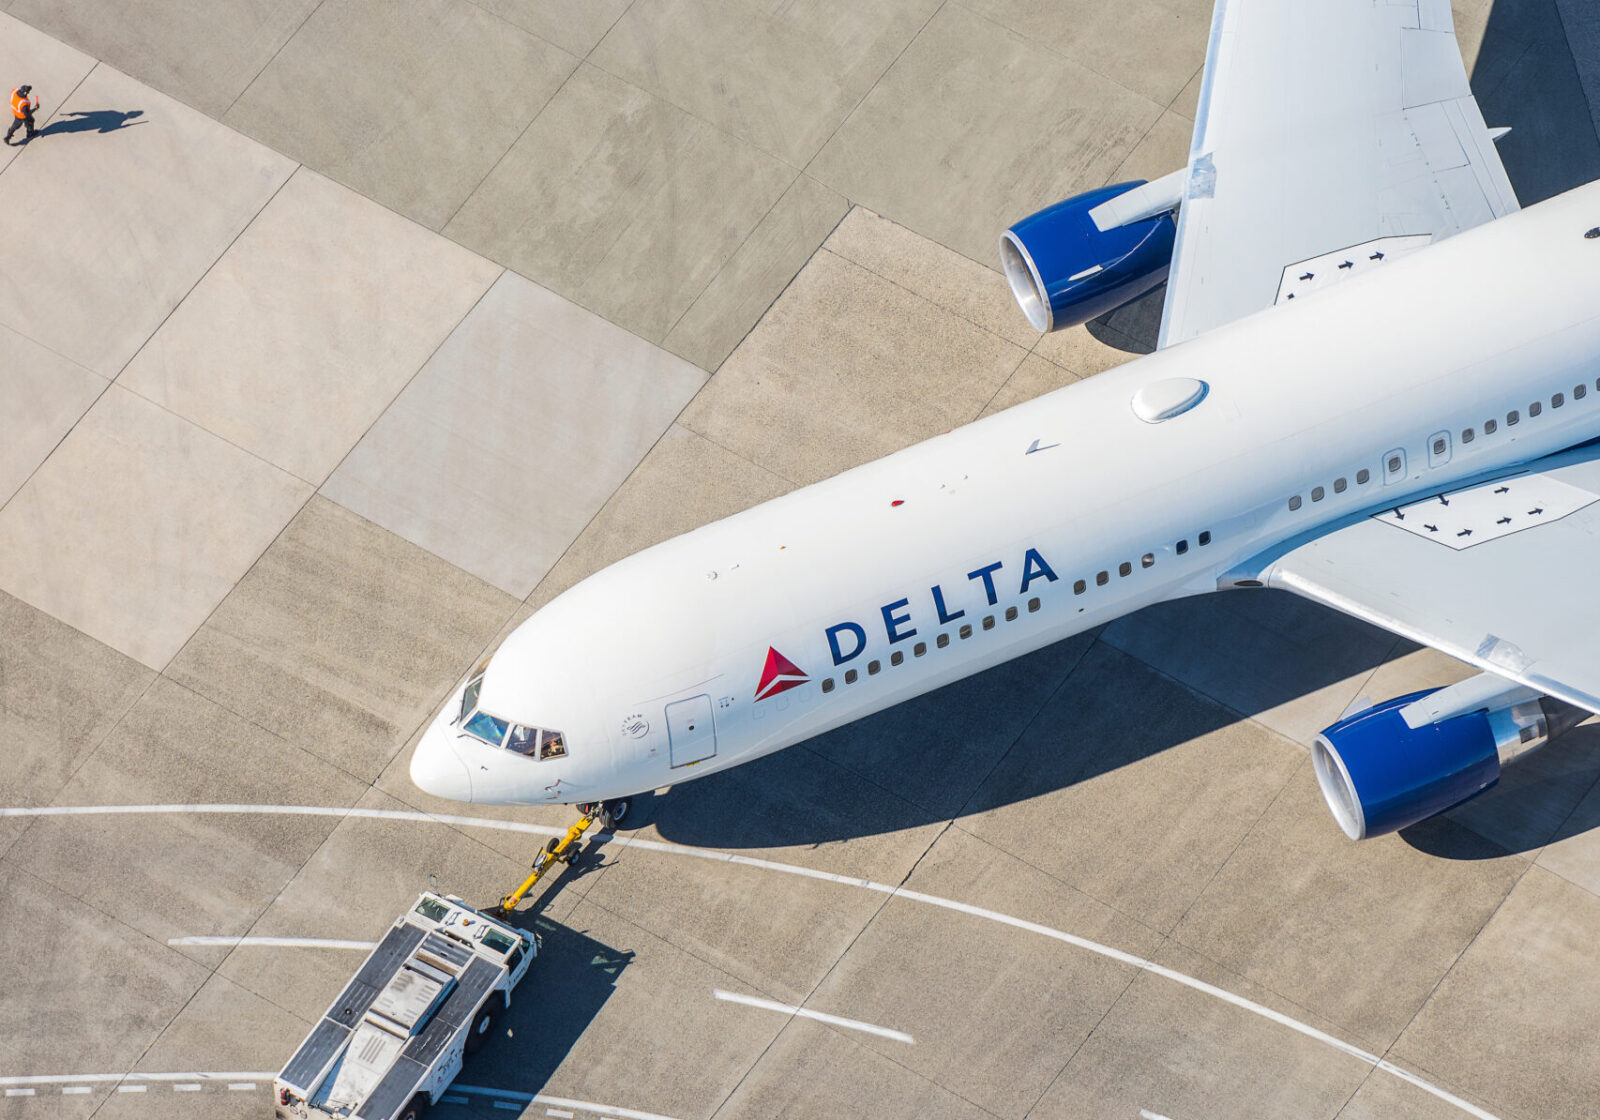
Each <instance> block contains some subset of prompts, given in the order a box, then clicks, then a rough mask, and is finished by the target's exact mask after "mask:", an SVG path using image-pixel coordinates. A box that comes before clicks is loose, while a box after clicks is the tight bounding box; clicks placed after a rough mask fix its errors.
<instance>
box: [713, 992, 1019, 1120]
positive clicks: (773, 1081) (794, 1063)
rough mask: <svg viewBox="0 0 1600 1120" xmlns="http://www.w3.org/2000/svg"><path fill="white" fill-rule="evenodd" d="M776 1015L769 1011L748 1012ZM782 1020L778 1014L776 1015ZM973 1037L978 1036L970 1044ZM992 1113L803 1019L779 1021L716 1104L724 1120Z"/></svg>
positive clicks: (958, 1117)
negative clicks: (779, 1028) (773, 1036)
mask: <svg viewBox="0 0 1600 1120" xmlns="http://www.w3.org/2000/svg"><path fill="white" fill-rule="evenodd" d="M752 1014H765V1015H767V1016H769V1017H770V1018H772V1019H780V1017H779V1016H778V1015H777V1014H776V1013H774V1012H770V1011H768V1012H752ZM780 1021H781V1020H780ZM975 1044H978V1043H975ZM856 1115H869V1116H872V1117H874V1118H879V1117H881V1118H882V1120H924V1118H925V1117H929V1116H938V1117H940V1118H941V1120H944V1118H948V1120H991V1118H992V1116H993V1114H992V1113H989V1112H985V1111H984V1110H983V1109H982V1108H979V1107H978V1106H977V1105H975V1104H973V1103H972V1102H971V1101H966V1100H962V1099H961V1097H960V1096H958V1095H957V1094H955V1093H953V1092H951V1091H950V1090H949V1089H946V1088H945V1087H944V1086H943V1085H941V1084H940V1083H938V1082H936V1081H930V1080H928V1079H927V1078H925V1077H923V1076H921V1075H919V1074H917V1073H914V1072H912V1071H911V1070H909V1069H907V1068H906V1067H905V1066H904V1065H902V1064H900V1063H899V1062H897V1061H895V1060H894V1059H893V1058H889V1057H885V1056H884V1055H883V1054H880V1053H879V1052H878V1051H876V1050H874V1049H872V1048H871V1047H868V1046H866V1045H864V1044H863V1042H862V1041H861V1040H859V1039H857V1038H856V1037H855V1035H854V1034H853V1033H852V1032H849V1031H845V1030H842V1029H839V1028H835V1027H828V1026H823V1025H822V1024H820V1023H814V1022H811V1021H809V1020H806V1019H795V1020H792V1021H791V1022H789V1023H788V1024H786V1025H785V1026H784V1028H783V1032H782V1033H781V1034H779V1035H778V1038H777V1040H776V1041H775V1042H773V1044H772V1046H771V1048H770V1049H768V1050H767V1052H766V1053H764V1054H763V1055H762V1056H761V1060H760V1061H759V1062H757V1063H756V1064H755V1066H754V1068H752V1069H751V1070H750V1072H749V1073H747V1074H746V1075H745V1077H744V1079H743V1080H742V1081H741V1082H740V1083H739V1087H738V1089H737V1091H735V1092H734V1093H733V1095H732V1096H730V1097H729V1098H728V1101H727V1103H726V1104H724V1105H723V1106H722V1107H721V1108H720V1109H718V1110H717V1116H718V1117H719V1118H721V1117H727V1118H728V1120H761V1118H763V1117H770V1116H782V1117H784V1118H785V1120H808V1118H815V1120H830V1118H832V1117H838V1116H856Z"/></svg>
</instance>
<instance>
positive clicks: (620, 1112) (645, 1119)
mask: <svg viewBox="0 0 1600 1120" xmlns="http://www.w3.org/2000/svg"><path fill="white" fill-rule="evenodd" d="M551 834H552V835H555V833H554V832H553V831H552V833H551ZM561 835H562V836H565V835H566V833H564V832H563V833H561ZM450 1088H452V1089H454V1090H455V1091H456V1092H458V1093H473V1094H475V1095H477V1096H480V1097H499V1098H500V1099H501V1100H507V1101H521V1102H522V1103H523V1104H525V1105H528V1104H542V1105H554V1106H555V1107H557V1108H571V1109H576V1110H577V1111H579V1112H601V1113H604V1114H606V1115H607V1116H616V1117H619V1118H620V1120H672V1117H670V1116H663V1115H661V1114H660V1113H659V1112H643V1111H641V1110H639V1109H637V1108H618V1107H617V1106H616V1105H614V1104H596V1103H595V1102H594V1101H580V1100H574V1099H573V1098H571V1097H547V1096H545V1095H544V1094H543V1093H518V1092H514V1091H512V1090H510V1089H489V1088H485V1087H484V1086H482V1085H463V1084H461V1083H460V1082H457V1083H456V1084H454V1085H452V1086H450ZM569 1115H570V1113H569Z"/></svg>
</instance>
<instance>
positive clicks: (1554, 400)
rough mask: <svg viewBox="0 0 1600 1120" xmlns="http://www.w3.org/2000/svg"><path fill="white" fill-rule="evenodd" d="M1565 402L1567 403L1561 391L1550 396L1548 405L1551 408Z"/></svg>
mask: <svg viewBox="0 0 1600 1120" xmlns="http://www.w3.org/2000/svg"><path fill="white" fill-rule="evenodd" d="M1566 403H1567V398H1566V396H1565V395H1563V394H1561V393H1557V394H1555V396H1553V397H1551V398H1550V407H1551V408H1560V407H1561V406H1562V405H1564V404H1566Z"/></svg>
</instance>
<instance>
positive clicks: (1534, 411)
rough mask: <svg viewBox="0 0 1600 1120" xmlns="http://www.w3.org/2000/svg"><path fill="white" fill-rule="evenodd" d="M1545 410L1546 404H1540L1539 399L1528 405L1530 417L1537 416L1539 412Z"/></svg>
mask: <svg viewBox="0 0 1600 1120" xmlns="http://www.w3.org/2000/svg"><path fill="white" fill-rule="evenodd" d="M1543 411H1544V405H1542V404H1540V403H1539V402H1538V401H1534V402H1533V403H1532V404H1530V405H1529V406H1528V415H1529V416H1530V417H1532V416H1537V415H1539V413H1541V412H1543Z"/></svg>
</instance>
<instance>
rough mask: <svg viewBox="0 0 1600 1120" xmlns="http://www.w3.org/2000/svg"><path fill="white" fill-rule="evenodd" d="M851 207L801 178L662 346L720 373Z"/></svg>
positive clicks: (677, 324) (819, 186)
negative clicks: (743, 340) (729, 357)
mask: <svg viewBox="0 0 1600 1120" xmlns="http://www.w3.org/2000/svg"><path fill="white" fill-rule="evenodd" d="M849 206H850V204H849V203H848V202H847V201H846V200H845V199H844V197H843V196H841V195H837V194H835V193H834V192H832V191H830V190H829V189H828V188H827V187H824V186H823V185H822V184H820V183H818V182H817V181H816V180H815V179H813V178H811V177H810V176H809V175H801V176H800V177H799V178H797V179H796V180H795V181H794V184H793V185H792V186H791V187H790V188H789V189H788V190H787V191H785V192H784V194H783V197H782V198H780V199H779V200H778V201H777V203H776V204H775V205H774V206H773V207H772V209H771V211H769V212H768V213H767V215H766V216H765V217H763V218H762V219H761V223H760V224H759V225H758V226H756V228H755V229H754V230H753V231H752V232H751V234H750V236H749V237H748V238H746V239H745V241H744V244H742V245H740V246H739V248H738V249H737V250H735V251H734V254H733V256H732V257H730V258H729V259H728V263H727V264H726V265H725V266H723V269H722V271H721V272H719V273H717V276H716V279H714V280H712V281H711V283H710V284H708V285H706V287H705V290H704V291H702V292H701V293H700V294H699V295H698V296H697V297H695V301H694V304H693V305H692V306H691V307H690V308H689V310H687V311H685V312H684V313H683V316H682V318H680V319H679V320H678V321H677V323H676V324H674V325H673V328H672V330H671V331H669V332H668V333H667V337H666V339H665V340H664V341H663V342H662V345H663V346H665V347H666V348H667V349H668V350H671V351H672V352H673V353H674V354H681V355H683V356H684V357H685V358H688V359H689V360H690V361H691V362H694V363H695V364H696V365H698V366H700V367H701V368H702V369H708V370H713V371H714V370H716V369H717V367H718V366H720V365H721V364H722V362H723V360H724V359H725V358H727V356H728V354H729V353H730V352H731V351H732V350H733V348H734V347H735V346H737V345H739V343H740V341H741V340H742V339H743V338H744V337H745V335H747V334H749V333H750V330H751V328H752V327H753V326H755V324H756V321H757V320H759V319H760V318H761V316H762V315H763V314H764V313H765V312H766V310H767V308H769V307H771V306H772V301H773V300H775V299H777V298H778V296H779V295H780V294H781V293H782V292H783V290H784V288H786V287H788V285H789V282H790V281H791V280H793V279H794V277H795V274H796V273H798V272H799V271H800V270H801V269H802V268H804V267H805V264H806V262H807V261H808V260H810V259H811V256H812V254H813V253H815V252H816V250H817V246H818V245H820V244H822V241H823V239H824V238H825V237H827V236H828V234H829V233H830V232H831V231H832V230H833V228H834V226H835V225H836V224H837V223H838V221H839V219H840V217H841V216H842V215H843V214H844V213H845V212H846V210H848V209H849Z"/></svg>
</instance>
